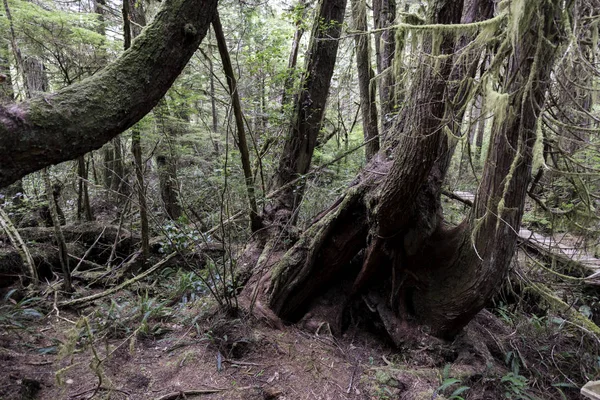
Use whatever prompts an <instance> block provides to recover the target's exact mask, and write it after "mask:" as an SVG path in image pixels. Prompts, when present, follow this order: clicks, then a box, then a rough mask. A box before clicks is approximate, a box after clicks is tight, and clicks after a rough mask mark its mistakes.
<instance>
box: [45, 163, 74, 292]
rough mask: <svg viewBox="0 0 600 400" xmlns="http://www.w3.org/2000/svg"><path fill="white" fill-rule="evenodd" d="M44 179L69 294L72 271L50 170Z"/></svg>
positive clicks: (46, 170) (65, 286)
mask: <svg viewBox="0 0 600 400" xmlns="http://www.w3.org/2000/svg"><path fill="white" fill-rule="evenodd" d="M42 175H43V177H44V186H45V188H46V198H47V199H48V208H49V210H50V216H51V217H52V225H53V226H54V235H55V239H56V242H57V245H58V257H59V259H60V265H61V266H62V271H63V280H64V290H65V292H67V293H71V292H73V286H72V285H71V270H70V268H69V257H68V255H67V244H66V242H65V237H64V236H63V233H62V229H61V227H60V225H61V221H60V217H59V213H58V205H57V204H56V199H55V196H54V192H55V190H54V188H53V186H52V183H51V182H50V173H49V172H48V168H44V171H43V172H42Z"/></svg>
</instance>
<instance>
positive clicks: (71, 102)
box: [0, 0, 217, 187]
mask: <svg viewBox="0 0 600 400" xmlns="http://www.w3.org/2000/svg"><path fill="white" fill-rule="evenodd" d="M216 6H217V0H173V1H169V2H164V3H163V6H162V8H161V10H160V11H159V12H158V14H157V15H156V17H155V19H154V21H153V23H152V24H151V25H149V26H148V27H147V28H146V29H144V31H143V32H142V34H141V35H140V36H139V37H138V38H137V39H136V40H135V41H134V43H133V44H132V46H131V48H130V49H129V50H127V51H126V52H125V53H123V55H121V57H119V58H118V59H117V60H116V61H115V62H114V63H112V64H111V65H109V66H108V67H106V68H105V69H104V70H102V71H100V72H99V73H98V74H96V75H94V76H92V77H90V78H88V79H86V80H84V81H82V82H81V83H79V84H75V85H72V86H69V87H67V88H65V89H62V90H60V91H58V92H56V93H54V94H50V95H45V96H43V97H38V98H34V99H31V100H28V101H26V102H23V103H19V104H13V105H8V106H0V187H4V186H7V185H9V184H11V183H13V182H15V181H16V180H18V179H19V178H21V177H23V176H24V175H26V174H28V173H30V172H33V171H36V170H39V169H41V168H43V167H45V166H48V165H52V164H57V163H60V162H63V161H67V160H71V159H74V158H76V157H77V156H79V155H82V154H85V153H87V152H89V151H91V150H95V149H98V148H100V147H101V146H102V145H103V144H104V143H106V142H107V141H109V140H110V139H111V138H113V137H114V136H116V135H118V134H119V133H121V132H123V131H125V130H126V129H127V128H129V127H131V126H132V125H133V124H135V123H136V122H137V121H139V120H140V119H141V118H142V117H143V116H144V115H146V114H147V113H148V112H149V111H150V110H152V108H153V107H154V106H155V105H156V104H157V103H158V101H159V100H160V99H161V98H162V97H163V95H164V94H165V93H166V91H167V90H168V89H169V87H170V86H171V85H172V84H173V82H174V81H175V79H176V78H177V77H178V76H179V74H180V73H181V71H182V70H183V68H184V67H185V65H186V64H187V62H188V61H189V59H190V58H191V57H192V55H193V54H194V52H195V51H196V49H197V48H198V45H199V44H200V42H201V41H202V39H203V38H204V36H205V35H206V32H207V29H208V27H209V24H210V22H211V21H212V19H213V16H214V13H215V10H216Z"/></svg>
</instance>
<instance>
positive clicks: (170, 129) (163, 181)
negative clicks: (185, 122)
mask: <svg viewBox="0 0 600 400" xmlns="http://www.w3.org/2000/svg"><path fill="white" fill-rule="evenodd" d="M154 115H155V116H156V120H157V122H158V125H159V129H160V132H161V133H162V135H163V140H161V144H160V145H159V146H158V148H157V149H156V164H157V167H158V183H159V186H160V197H161V199H162V202H163V205H164V207H165V211H166V213H167V215H168V216H169V218H171V219H173V220H176V219H177V218H179V217H180V216H181V206H180V204H179V199H178V196H177V159H176V157H175V155H174V149H173V141H174V139H176V136H177V134H178V131H179V129H178V128H177V125H178V124H179V123H180V121H177V122H174V121H168V118H169V117H170V116H171V113H170V111H169V107H168V105H167V102H166V101H165V99H162V100H161V101H160V103H158V105H157V106H156V107H155V108H154ZM171 117H172V116H171Z"/></svg>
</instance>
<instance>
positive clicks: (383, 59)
mask: <svg viewBox="0 0 600 400" xmlns="http://www.w3.org/2000/svg"><path fill="white" fill-rule="evenodd" d="M373 18H374V22H375V29H377V30H382V31H381V33H377V34H376V35H375V49H376V55H377V73H378V75H380V76H381V78H380V79H381V84H380V85H379V101H380V103H381V127H382V131H383V133H384V135H385V134H386V132H387V130H388V129H389V128H390V126H391V124H392V115H393V114H394V113H395V112H396V101H395V89H394V85H395V83H396V82H395V76H394V71H393V68H392V66H393V62H394V57H395V54H396V39H395V30H394V29H391V28H390V27H391V26H393V25H394V23H395V21H396V0H373Z"/></svg>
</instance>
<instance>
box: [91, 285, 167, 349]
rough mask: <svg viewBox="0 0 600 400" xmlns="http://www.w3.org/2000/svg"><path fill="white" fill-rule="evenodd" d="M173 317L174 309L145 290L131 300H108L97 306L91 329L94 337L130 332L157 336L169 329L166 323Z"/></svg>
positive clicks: (121, 335)
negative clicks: (108, 301)
mask: <svg viewBox="0 0 600 400" xmlns="http://www.w3.org/2000/svg"><path fill="white" fill-rule="evenodd" d="M172 316H173V310H172V309H170V308H168V307H167V306H166V301H164V300H159V299H156V298H154V297H152V296H150V295H149V293H148V291H144V292H143V293H142V294H140V295H137V296H135V297H134V298H133V299H123V300H121V299H119V298H117V299H111V301H110V304H108V305H107V304H102V305H101V306H100V307H98V308H97V309H96V311H95V312H94V313H93V315H92V319H91V322H92V326H93V329H92V332H93V334H94V335H96V336H98V335H107V336H109V337H117V338H122V337H125V336H128V335H131V334H135V335H136V336H142V337H144V336H160V335H163V334H164V333H166V332H167V331H168V330H169V328H168V327H167V326H166V325H165V322H166V321H168V320H169V319H170V318H172ZM89 339H90V340H91V339H92V338H89Z"/></svg>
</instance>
